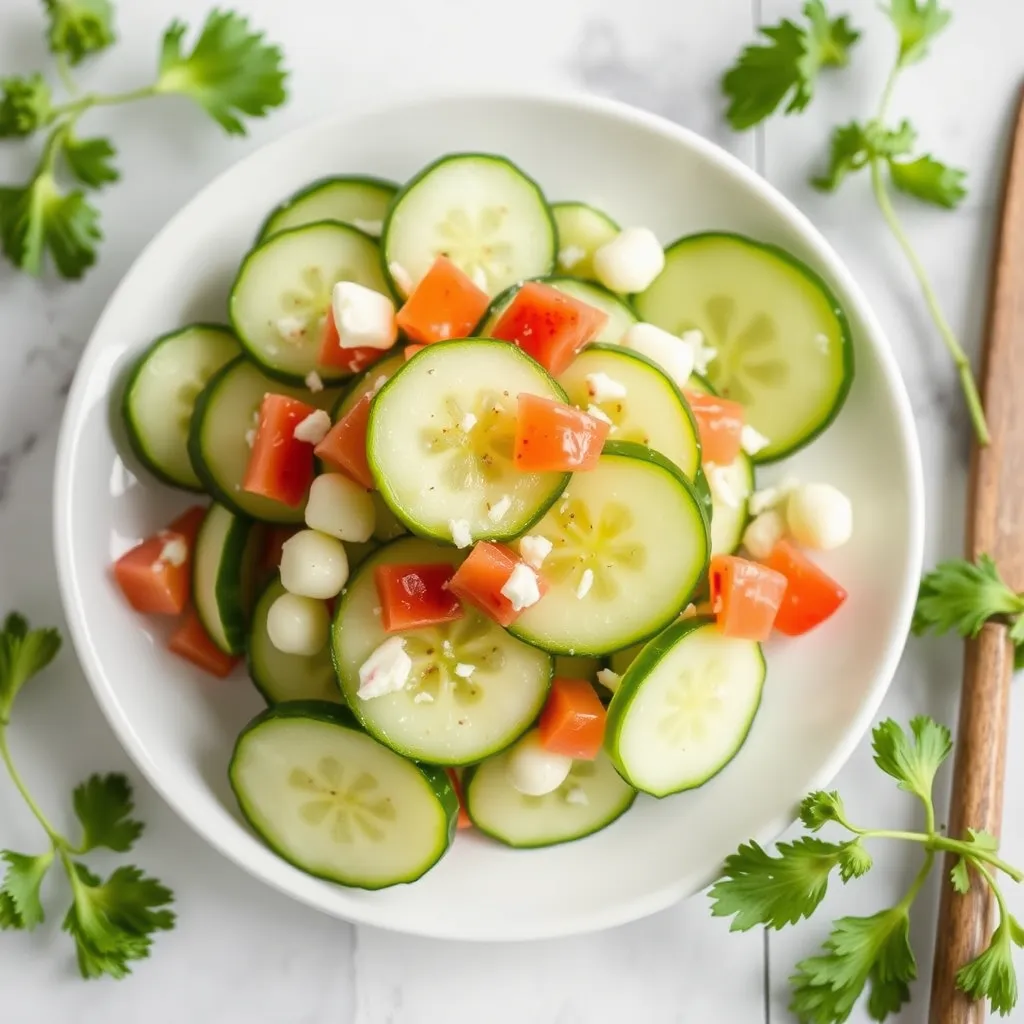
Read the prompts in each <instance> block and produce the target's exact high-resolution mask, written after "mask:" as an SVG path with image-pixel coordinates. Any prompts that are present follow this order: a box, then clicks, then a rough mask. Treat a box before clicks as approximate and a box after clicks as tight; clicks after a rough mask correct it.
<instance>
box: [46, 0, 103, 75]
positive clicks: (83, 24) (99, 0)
mask: <svg viewBox="0 0 1024 1024" xmlns="http://www.w3.org/2000/svg"><path fill="white" fill-rule="evenodd" d="M43 3H44V4H45V5H46V13H47V17H48V18H49V21H50V28H49V41H50V49H51V50H52V51H53V52H54V53H61V54H64V55H65V56H66V57H67V59H68V63H69V64H72V65H75V64H79V63H81V62H82V61H83V60H84V59H85V58H86V57H87V56H88V55H89V54H90V53H98V52H99V51H100V50H105V49H106V48H107V47H108V46H110V45H111V44H112V43H113V42H114V40H115V39H116V38H117V37H116V34H115V32H114V8H113V6H112V5H111V3H110V0H43Z"/></svg>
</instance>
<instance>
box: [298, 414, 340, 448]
mask: <svg viewBox="0 0 1024 1024" xmlns="http://www.w3.org/2000/svg"><path fill="white" fill-rule="evenodd" d="M330 429H331V417H330V416H329V415H328V414H327V413H326V412H324V411H323V409H317V410H316V412H311V413H310V414H309V415H308V416H307V417H306V418H305V419H304V420H303V421H302V422H301V423H297V424H296V425H295V429H294V430H293V431H292V437H294V438H295V440H296V441H305V442H306V444H319V443H320V442H321V441H322V440H323V439H324V438H325V437H326V436H327V435H328V433H329V432H330Z"/></svg>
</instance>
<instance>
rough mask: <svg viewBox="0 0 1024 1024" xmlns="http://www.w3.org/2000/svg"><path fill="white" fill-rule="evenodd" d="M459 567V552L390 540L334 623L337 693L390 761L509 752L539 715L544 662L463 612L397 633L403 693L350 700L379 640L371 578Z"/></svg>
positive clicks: (546, 682) (439, 760) (466, 760)
mask: <svg viewBox="0 0 1024 1024" xmlns="http://www.w3.org/2000/svg"><path fill="white" fill-rule="evenodd" d="M462 558H463V553H462V552H459V551H455V550H454V549H453V548H443V547H440V546H438V545H436V544H431V543H430V542H428V541H423V540H417V539H414V538H411V537H409V538H403V539H401V540H396V541H393V542H392V543H390V544H388V545H386V546H385V547H383V548H381V549H380V551H378V552H376V553H375V554H373V555H371V556H370V557H369V558H368V559H367V560H366V561H365V562H364V563H363V565H361V566H360V568H359V571H358V572H357V573H356V574H355V576H354V577H353V578H352V579H351V580H350V581H349V585H348V589H347V590H346V591H345V593H344V594H343V596H342V598H341V600H340V601H339V602H338V608H337V611H336V613H335V618H334V629H333V644H334V664H335V666H336V667H337V670H338V678H339V680H340V681H341V690H342V693H343V694H344V697H345V700H346V701H347V702H348V704H349V706H350V707H351V708H352V710H353V711H354V712H355V714H356V715H357V717H358V718H359V720H360V722H362V724H363V726H364V728H366V730H367V731H368V732H369V733H370V734H371V735H373V736H375V737H376V738H377V739H379V740H380V741H381V742H382V743H386V744H387V745H388V746H389V747H391V748H392V749H394V750H396V751H398V752H399V753H400V754H405V755H406V756H407V757H412V758H415V759H416V760H418V761H430V762H433V763H435V764H447V765H460V764H471V763H472V762H474V761H479V760H481V759H482V758H484V757H487V756H488V755H489V754H493V753H495V752H497V751H499V750H503V749H504V748H505V747H507V746H508V745H509V744H510V743H514V742H515V741H516V740H517V739H518V738H519V737H520V736H521V735H522V734H523V733H524V732H525V731H526V730H527V729H528V728H529V727H530V725H531V723H532V722H533V720H534V719H535V718H536V717H537V715H538V714H539V713H540V709H541V708H542V707H543V705H544V700H545V698H546V697H547V692H548V688H549V686H550V683H551V659H550V658H549V657H548V656H547V655H546V654H544V653H543V652H542V651H539V650H537V649H536V648H534V647H529V646H528V645H526V644H523V643H520V642H519V641H518V640H516V639H514V638H513V637H511V636H509V635H508V634H507V633H506V632H505V631H504V630H503V629H502V628H501V627H500V626H497V625H495V624H494V623H493V622H491V620H490V619H487V618H485V617H484V616H483V615H480V614H479V613H478V612H476V611H475V610H473V609H472V608H466V610H465V611H466V614H465V616H464V617H463V618H461V619H458V620H457V621H455V622H450V623H444V624H442V625H439V626H432V627H429V628H426V629H416V630H410V631H409V632H406V633H403V634H402V636H403V637H405V639H406V653H407V654H408V655H409V656H410V657H411V658H412V660H413V674H412V676H411V678H410V680H409V682H408V683H407V685H406V687H405V689H403V690H400V691H398V692H397V693H390V694H387V695H385V696H383V697H374V698H373V699H372V700H362V699H360V697H359V696H358V695H357V691H358V689H359V666H360V665H362V663H363V662H364V661H366V659H367V658H368V657H369V656H370V654H372V653H373V651H374V650H376V648H377V647H379V646H380V644H382V643H383V642H384V641H385V640H386V639H387V637H388V634H387V633H385V632H384V629H383V627H382V626H381V624H380V614H379V607H380V601H379V598H378V596H377V587H376V584H375V583H374V569H375V568H376V567H377V566H378V565H396V564H403V563H404V564H416V563H420V564H423V563H434V562H446V563H449V564H451V565H457V564H458V563H459V562H461V561H462ZM459 663H462V664H466V665H473V666H474V671H473V673H472V675H470V676H469V677H468V678H464V677H462V676H458V675H456V674H455V671H454V670H455V666H456V665H457V664H459ZM424 695H425V696H424Z"/></svg>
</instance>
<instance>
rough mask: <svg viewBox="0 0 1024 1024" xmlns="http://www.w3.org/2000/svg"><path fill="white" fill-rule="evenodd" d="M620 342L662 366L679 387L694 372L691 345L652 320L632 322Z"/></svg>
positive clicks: (684, 385) (682, 385)
mask: <svg viewBox="0 0 1024 1024" xmlns="http://www.w3.org/2000/svg"><path fill="white" fill-rule="evenodd" d="M621 344H622V345H624V346H625V347H626V348H631V349H633V351H634V352H639V353H640V355H642V356H647V358H648V359H650V361H651V362H652V363H654V364H655V365H657V366H659V367H661V369H662V371H663V372H664V373H665V375H666V376H667V377H669V378H670V379H671V380H673V381H674V382H675V383H676V385H677V386H678V387H681V388H682V387H686V382H687V381H688V380H689V379H690V374H692V373H693V347H692V346H691V345H688V344H687V343H686V342H685V341H683V340H682V338H677V337H676V336H675V335H674V334H669V332H668V331H663V330H662V329H661V328H660V327H655V326H654V324H645V323H639V324H633V326H632V327H630V329H629V330H628V331H626V333H625V334H624V335H623V337H622V342H621Z"/></svg>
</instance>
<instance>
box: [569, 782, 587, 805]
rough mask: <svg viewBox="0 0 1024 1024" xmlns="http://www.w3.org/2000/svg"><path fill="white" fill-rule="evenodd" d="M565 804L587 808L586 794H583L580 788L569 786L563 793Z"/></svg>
mask: <svg viewBox="0 0 1024 1024" xmlns="http://www.w3.org/2000/svg"><path fill="white" fill-rule="evenodd" d="M565 802H566V803H567V804H574V805H576V806H577V807H587V806H588V805H589V804H590V800H589V799H587V794H586V793H584V792H583V789H582V788H581V787H580V786H570V787H569V788H568V789H567V790H566V791H565Z"/></svg>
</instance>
